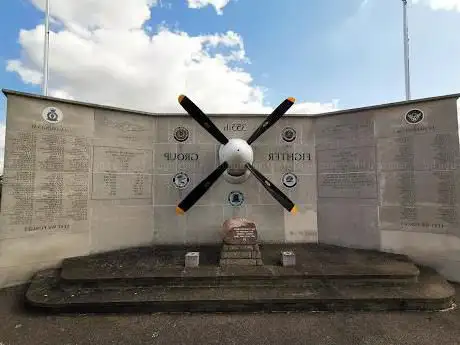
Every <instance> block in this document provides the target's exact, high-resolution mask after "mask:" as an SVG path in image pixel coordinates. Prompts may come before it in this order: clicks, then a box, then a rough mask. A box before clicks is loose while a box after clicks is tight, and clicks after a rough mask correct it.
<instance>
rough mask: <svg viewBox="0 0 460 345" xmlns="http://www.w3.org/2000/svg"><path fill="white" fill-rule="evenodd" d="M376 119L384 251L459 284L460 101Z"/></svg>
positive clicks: (384, 112)
mask: <svg viewBox="0 0 460 345" xmlns="http://www.w3.org/2000/svg"><path fill="white" fill-rule="evenodd" d="M374 118H375V135H376V138H377V161H378V164H377V170H378V181H379V229H380V232H381V248H382V249H383V250H387V251H396V252H403V253H406V254H409V255H410V256H411V257H413V258H414V259H416V260H418V261H419V262H421V263H427V264H429V265H431V266H433V267H436V268H439V269H440V270H441V271H442V273H444V274H446V276H448V277H454V276H456V278H455V279H457V278H459V277H458V266H459V263H460V256H459V254H458V253H460V239H459V234H460V232H459V218H458V217H459V214H458V211H459V208H458V206H459V200H460V199H459V192H460V190H459V187H458V181H459V178H458V177H459V175H458V174H459V172H458V169H457V168H458V158H459V137H458V119H457V98H446V99H439V100H431V101H425V102H418V103H413V104H407V105H402V106H399V107H397V108H394V109H392V108H387V109H380V110H378V111H375V114H374ZM454 267H456V268H455V269H456V270H457V273H454V272H452V270H453V269H454ZM453 273H454V274H453Z"/></svg>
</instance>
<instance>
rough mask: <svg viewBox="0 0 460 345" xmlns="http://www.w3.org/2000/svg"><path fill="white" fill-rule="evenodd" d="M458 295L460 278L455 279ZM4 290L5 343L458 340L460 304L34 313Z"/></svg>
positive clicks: (0, 301)
mask: <svg viewBox="0 0 460 345" xmlns="http://www.w3.org/2000/svg"><path fill="white" fill-rule="evenodd" d="M455 288H456V290H457V295H456V296H457V297H456V299H457V300H460V285H459V284H457V285H455ZM23 289H24V288H23V287H15V288H9V289H4V290H0V345H29V344H46V345H58V344H59V345H70V344H72V345H75V344H78V345H83V344H92V345H94V344H98V345H99V344H100V345H105V344H124V345H125V344H129V345H135V344H168V345H173V344H200V345H203V344H238V345H246V344H247V345H256V344H264V345H266V344H289V345H296V344H314V345H320V344H340V345H346V344H350V345H351V344H353V345H357V344H369V345H371V344H372V345H377V344H378V345H380V344H381V345H391V344H407V345H410V344H414V345H423V344H427V345H437V344H440V345H441V344H442V345H453V344H460V308H458V309H454V310H451V311H447V312H440V313H412V312H410V313H407V312H406V313H396V312H392V313H291V314H283V313H279V314H278V313H276V314H170V315H167V314H156V315H155V314H153V315H151V314H150V315H149V314H136V315H60V316H56V315H53V316H46V315H37V314H29V313H27V312H26V311H24V310H23V309H22V307H21V303H20V298H21V296H22V293H23Z"/></svg>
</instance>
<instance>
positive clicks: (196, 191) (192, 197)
mask: <svg viewBox="0 0 460 345" xmlns="http://www.w3.org/2000/svg"><path fill="white" fill-rule="evenodd" d="M227 168H228V163H227V162H223V163H222V164H221V165H219V166H218V167H217V168H216V170H214V171H213V172H212V173H211V174H209V176H208V177H206V178H205V179H204V180H203V181H201V182H200V183H199V184H198V185H197V186H196V187H195V188H193V190H192V191H191V192H190V193H189V194H188V195H187V196H186V197H185V198H184V199H183V200H182V201H181V202H180V203H179V205H177V207H176V214H184V213H185V212H187V211H188V210H189V209H190V207H192V206H193V205H194V204H195V203H196V202H197V201H198V200H199V199H200V198H201V197H202V196H203V195H204V193H206V191H207V190H208V189H209V188H210V187H211V186H212V185H213V184H214V182H216V181H217V179H218V178H219V177H220V175H222V174H223V173H224V171H225V170H226V169H227Z"/></svg>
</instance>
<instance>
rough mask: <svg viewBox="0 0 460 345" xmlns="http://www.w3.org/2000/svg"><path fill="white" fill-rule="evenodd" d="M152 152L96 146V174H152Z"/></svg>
mask: <svg viewBox="0 0 460 345" xmlns="http://www.w3.org/2000/svg"><path fill="white" fill-rule="evenodd" d="M152 168H153V166H152V151H151V150H142V149H131V148H123V147H110V146H95V147H94V163H93V171H94V172H120V173H121V172H123V173H129V172H131V173H146V174H148V173H152Z"/></svg>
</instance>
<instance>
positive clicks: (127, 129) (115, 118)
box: [94, 109, 155, 145]
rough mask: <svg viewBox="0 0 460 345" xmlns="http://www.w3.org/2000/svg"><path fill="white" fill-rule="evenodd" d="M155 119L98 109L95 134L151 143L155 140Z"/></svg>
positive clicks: (99, 136) (95, 114)
mask: <svg viewBox="0 0 460 345" xmlns="http://www.w3.org/2000/svg"><path fill="white" fill-rule="evenodd" d="M154 121H155V120H154V118H153V117H151V116H144V115H137V114H129V113H123V112H118V111H110V110H102V109H96V110H95V113H94V129H95V133H94V136H95V137H96V138H110V139H111V140H120V139H121V140H124V141H127V142H131V143H134V144H138V143H142V144H148V145H151V144H152V142H153V140H154V127H155V124H154Z"/></svg>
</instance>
